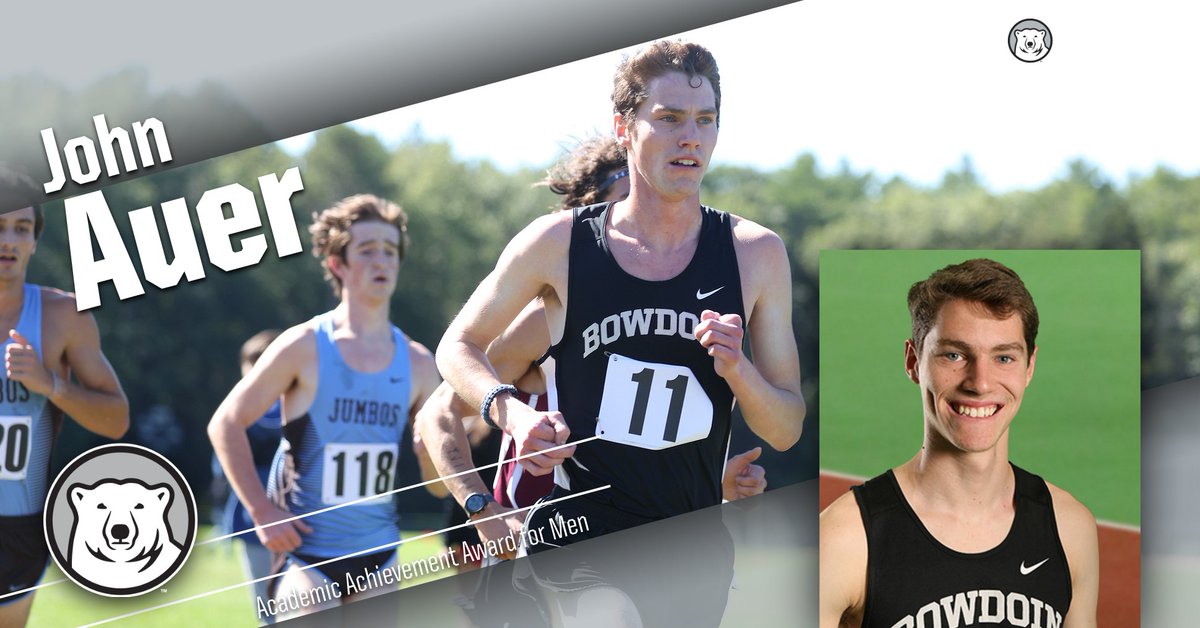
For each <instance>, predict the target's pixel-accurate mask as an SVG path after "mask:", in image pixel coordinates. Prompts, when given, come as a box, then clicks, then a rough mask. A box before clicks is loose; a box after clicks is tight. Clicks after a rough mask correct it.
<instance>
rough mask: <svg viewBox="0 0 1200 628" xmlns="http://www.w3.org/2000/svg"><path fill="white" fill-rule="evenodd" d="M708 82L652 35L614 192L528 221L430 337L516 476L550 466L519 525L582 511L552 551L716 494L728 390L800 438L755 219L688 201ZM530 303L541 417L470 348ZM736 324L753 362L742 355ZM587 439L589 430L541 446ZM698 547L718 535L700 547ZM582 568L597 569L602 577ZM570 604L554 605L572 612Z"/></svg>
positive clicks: (772, 270) (772, 433)
mask: <svg viewBox="0 0 1200 628" xmlns="http://www.w3.org/2000/svg"><path fill="white" fill-rule="evenodd" d="M720 93H721V92H720V77H719V74H718V71H717V66H716V62H715V60H714V59H713V57H712V55H711V54H710V53H709V52H708V50H706V49H704V48H703V47H702V46H699V45H696V44H689V43H681V42H665V41H660V42H655V43H654V44H652V45H650V46H648V47H647V48H645V49H643V50H642V51H640V52H638V53H637V54H635V55H633V56H631V57H629V58H628V59H626V60H625V61H624V62H623V63H622V64H621V65H620V67H619V68H618V70H617V74H616V77H615V80H614V88H613V105H614V124H613V126H614V131H615V134H616V136H617V139H618V140H619V141H620V142H621V144H622V146H624V147H625V149H626V151H627V153H628V161H629V183H630V194H629V197H628V198H627V199H626V200H624V201H621V202H617V203H603V204H599V205H592V206H589V207H586V208H580V209H579V210H576V211H573V212H558V213H555V214H551V215H549V216H545V217H542V218H539V219H537V220H535V221H534V222H533V223H532V224H531V225H530V226H529V227H527V228H526V229H524V230H523V231H522V232H521V233H519V234H518V235H517V236H516V237H515V238H513V240H512V242H510V243H509V245H508V247H507V248H506V249H505V251H504V253H503V254H502V256H501V258H500V260H499V262H498V263H497V265H496V268H495V270H494V271H493V272H492V273H491V274H490V275H489V276H488V277H487V278H485V279H484V281H483V282H482V283H481V284H480V286H479V287H478V288H477V289H476V291H475V293H474V294H473V295H472V296H471V298H470V300H469V301H468V302H467V304H466V305H465V306H464V308H463V310H462V312H461V313H460V314H459V316H458V317H457V318H456V319H455V321H454V322H453V323H452V324H451V326H450V328H449V329H448V330H447V332H446V335H445V336H444V337H443V338H442V343H441V345H440V346H439V347H438V351H437V359H438V365H439V367H440V368H441V371H442V373H443V374H444V375H445V377H446V379H447V381H449V382H450V383H451V385H452V386H454V388H455V390H456V391H457V392H458V393H459V394H460V395H461V396H462V397H463V398H464V399H466V400H467V401H468V402H470V403H472V404H478V405H479V406H480V407H481V410H482V414H483V416H484V418H485V419H486V420H488V421H491V422H494V423H495V424H496V425H497V426H498V427H500V428H501V429H503V430H505V431H506V432H508V433H509V434H510V435H511V436H512V437H513V439H514V440H515V441H516V443H517V448H518V453H520V454H525V453H532V452H542V453H540V454H539V455H536V456H533V457H531V458H529V459H526V460H524V461H523V463H524V466H525V467H526V469H527V470H529V471H530V472H531V473H534V474H544V473H548V472H550V471H552V470H553V471H554V473H555V484H556V486H555V489H554V492H553V493H552V495H551V497H552V498H555V499H558V498H564V499H566V501H563V502H559V503H558V504H556V505H554V506H553V507H552V508H549V507H548V508H542V509H539V510H538V511H535V512H534V513H532V514H531V515H530V519H529V521H527V523H526V526H525V530H526V531H529V530H537V529H543V528H544V526H543V525H542V524H544V523H547V522H548V521H549V520H556V519H557V520H559V521H560V522H561V521H562V520H563V519H565V518H567V517H568V515H569V518H570V519H571V520H572V521H575V522H577V523H578V522H581V521H583V522H586V525H585V527H586V528H587V529H585V530H582V531H576V532H572V533H571V534H570V535H569V537H567V538H563V537H561V536H559V537H558V538H556V539H555V542H554V544H555V545H564V544H567V543H570V542H574V541H577V540H583V539H585V538H589V537H591V536H596V535H598V534H603V533H605V532H615V531H618V530H622V529H625V528H629V527H632V526H635V525H639V524H642V523H648V522H652V521H656V520H660V519H664V518H667V517H671V516H674V515H680V514H684V513H689V512H691V511H695V510H699V509H702V508H704V507H706V506H712V505H715V504H718V503H720V502H721V469H722V466H723V465H724V462H725V454H726V451H727V447H728V442H729V433H730V422H731V415H732V412H731V410H732V405H733V402H734V399H735V398H736V399H737V401H738V402H739V403H740V405H741V410H742V414H743V416H744V417H745V419H746V421H747V423H748V424H749V426H750V428H751V429H752V430H753V431H754V432H755V433H756V434H757V435H758V436H759V437H761V438H763V439H764V440H765V441H766V442H767V443H768V444H770V445H771V446H772V447H774V448H776V449H779V450H784V449H787V448H788V447H791V446H792V445H793V444H794V443H795V442H796V441H797V440H798V439H799V437H800V432H801V428H802V425H803V418H804V412H805V406H804V399H803V397H802V395H801V392H800V368H799V360H798V358H797V351H796V341H795V337H794V336H793V334H792V329H791V274H790V268H789V264H788V260H787V251H786V249H785V247H784V245H783V242H782V241H781V240H780V238H779V236H778V235H776V234H775V233H773V232H771V231H770V230H768V229H766V228H764V227H762V226H760V225H757V224H755V223H753V222H751V221H749V220H745V219H743V218H740V217H737V216H733V215H731V214H727V213H724V212H721V211H718V210H714V209H711V208H707V207H704V206H702V205H701V204H700V182H701V180H702V179H703V177H704V173H705V171H706V169H707V168H708V165H709V159H710V157H711V156H712V151H713V147H714V145H715V143H716V140H717V125H718V116H719V112H720ZM539 296H540V297H541V298H542V300H543V302H544V304H545V311H546V317H547V321H548V324H549V328H550V336H551V340H552V342H553V345H552V347H551V349H550V357H549V359H548V360H546V361H545V362H543V364H542V366H543V369H544V370H545V371H546V374H547V389H548V391H549V395H550V398H551V401H552V402H553V405H552V406H551V407H552V410H551V411H549V412H538V411H536V410H534V409H533V408H531V407H529V406H528V405H526V404H524V403H521V402H520V401H519V400H518V399H516V398H515V397H514V396H513V394H512V393H513V392H514V391H513V389H512V388H511V387H509V386H506V385H504V383H503V380H501V379H500V378H498V377H497V374H496V372H495V371H494V369H493V368H492V366H491V365H490V364H489V362H488V361H487V358H486V355H485V351H484V350H485V348H486V347H487V346H488V344H489V343H490V342H491V341H492V340H493V339H495V338H496V337H497V336H498V335H499V334H500V333H501V332H502V331H503V330H504V329H505V327H506V326H507V325H508V324H509V323H510V322H511V321H513V320H514V319H515V318H516V317H517V315H518V313H519V312H520V311H521V309H522V308H523V307H524V306H525V305H526V304H528V303H529V302H530V301H531V300H532V299H533V298H535V297H539ZM743 324H744V325H746V327H747V328H748V329H749V331H750V345H751V349H752V353H753V355H754V361H753V363H752V362H751V361H750V360H749V358H748V357H747V356H746V355H745V354H744V353H743V351H742V341H743V334H744V330H743ZM592 436H598V437H599V440H592V441H589V442H587V443H584V444H582V445H579V446H577V447H567V448H564V449H561V450H557V451H553V452H545V450H546V449H548V448H550V447H553V446H555V445H558V444H563V443H566V442H567V440H568V438H570V439H571V441H572V442H573V441H577V440H580V439H583V438H589V437H592ZM558 465H562V466H561V467H558V468H555V467H556V466H558ZM725 537H726V539H727V538H728V534H727V533H725ZM549 545H551V544H549V543H546V544H539V545H536V546H533V547H531V551H533V550H536V549H544V548H545V547H547V546H549ZM693 549H695V548H693ZM708 551H709V553H710V554H716V553H723V552H728V551H731V544H730V543H724V544H718V543H716V542H715V541H714V543H713V544H712V547H710V548H708ZM593 567H596V569H595V570H594V571H595V572H598V573H600V574H601V576H602V577H603V574H604V572H606V571H610V570H607V569H605V567H604V566H596V565H593ZM539 571H540V569H539ZM540 575H541V574H539V576H540ZM599 580H600V579H597V581H599ZM571 584H575V583H571ZM591 584H593V583H584V585H583V586H576V587H575V588H574V589H573V590H572V591H571V592H570V594H571V595H575V594H576V593H578V592H579V591H581V590H582V589H584V588H588V589H592V588H593V587H591V586H590V585H591ZM597 588H599V587H597ZM615 588H616V589H618V590H619V589H622V588H623V589H624V591H626V592H628V591H634V592H637V591H638V590H639V589H640V590H644V589H645V587H636V586H625V587H621V586H620V585H618V586H617V587H615ZM722 590H723V591H725V592H727V591H728V579H727V578H726V579H725V581H724V583H719V582H716V583H713V586H712V589H711V592H710V591H705V592H703V593H700V594H699V595H693V598H695V597H703V598H706V600H713V599H717V598H718V597H719V600H718V601H719V602H720V604H719V607H718V608H716V609H714V611H713V612H712V613H709V615H710V616H714V615H715V619H716V621H717V622H719V620H720V609H722V608H723V606H724V603H723V599H724V598H723V596H719V593H720V592H721V591H722ZM583 597H584V596H582V595H580V596H578V597H577V598H576V599H572V600H570V603H569V604H566V605H563V606H564V607H570V608H571V609H573V610H574V611H575V612H577V613H578V614H582V613H583V611H580V610H579V609H580V608H584V607H588V604H587V603H586V602H587V600H584V599H583ZM619 597H620V596H618V598H619ZM704 601H705V600H700V601H697V602H696V603H695V604H694V605H696V606H698V605H700V603H701V602H704ZM576 602H578V603H576ZM608 602H611V603H604V604H597V605H596V612H597V613H603V614H604V617H611V621H610V622H608V623H607V624H605V625H614V626H616V625H633V624H630V623H629V622H627V621H625V620H624V619H623V618H622V615H621V613H622V612H623V610H624V609H627V608H628V607H627V606H623V605H622V604H621V600H620V599H617V598H611V599H609V600H608ZM578 614H577V616H579V615H578ZM591 619H592V620H593V621H595V622H597V625H601V623H602V622H603V621H605V620H604V619H602V618H600V617H598V616H593V617H591ZM556 623H557V622H556ZM647 623H648V625H655V623H654V622H652V621H649V620H648V621H647ZM691 625H697V624H691Z"/></svg>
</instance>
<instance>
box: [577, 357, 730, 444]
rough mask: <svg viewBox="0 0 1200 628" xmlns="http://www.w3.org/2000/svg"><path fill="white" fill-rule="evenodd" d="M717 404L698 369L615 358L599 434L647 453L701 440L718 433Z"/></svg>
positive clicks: (606, 380) (602, 402)
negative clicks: (715, 428)
mask: <svg viewBox="0 0 1200 628" xmlns="http://www.w3.org/2000/svg"><path fill="white" fill-rule="evenodd" d="M712 422H713V404H712V400H711V399H709V398H708V394H707V393H705V392H704V388H703V387H701V386H700V382H699V381H697V380H696V375H695V374H694V373H692V369H690V368H688V367H686V366H678V365H675V364H660V363H656V362H642V361H641V360H634V359H632V358H627V357H624V356H620V355H612V356H609V359H608V370H607V372H606V374H605V377H604V394H603V396H602V397H601V400H600V417H599V419H598V421H597V424H596V434H597V435H598V436H599V437H600V438H601V439H603V440H607V441H611V442H615V443H623V444H626V445H633V446H634V447H641V448H643V449H667V448H668V447H674V446H676V445H682V444H684V443H690V442H693V441H698V440H701V439H703V438H705V437H707V436H708V433H709V431H710V430H711V429H712Z"/></svg>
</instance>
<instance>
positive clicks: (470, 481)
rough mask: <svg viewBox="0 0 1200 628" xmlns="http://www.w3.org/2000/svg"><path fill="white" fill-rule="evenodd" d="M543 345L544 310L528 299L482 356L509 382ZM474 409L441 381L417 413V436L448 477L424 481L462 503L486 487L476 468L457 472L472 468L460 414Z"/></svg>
mask: <svg viewBox="0 0 1200 628" xmlns="http://www.w3.org/2000/svg"><path fill="white" fill-rule="evenodd" d="M549 345H550V332H549V328H548V327H547V325H546V316H545V311H544V309H543V306H542V304H541V299H534V300H533V301H532V302H530V303H529V304H528V305H527V306H526V307H525V309H523V310H522V311H521V313H520V314H519V315H518V316H517V319H516V320H514V321H513V322H512V324H510V325H509V326H508V327H507V328H505V330H504V331H503V332H502V333H501V334H500V336H499V337H497V338H496V339H495V340H493V341H492V343H491V344H490V345H488V349H487V357H488V361H489V362H490V363H491V365H492V367H493V368H494V369H495V371H496V374H497V376H498V378H499V379H500V381H504V382H515V381H517V380H518V378H520V377H521V376H522V375H525V373H526V372H527V371H528V370H529V369H530V367H531V366H532V365H533V363H534V362H535V361H536V360H537V359H538V358H540V357H541V355H542V353H543V352H544V351H545V349H546V347H548V346H549ZM530 392H539V391H530ZM478 412H479V407H478V406H471V405H470V404H468V403H467V402H466V401H465V400H463V398H462V397H460V396H458V395H457V394H455V393H454V390H453V388H451V387H450V386H449V384H448V383H445V382H443V383H442V385H441V386H439V387H438V390H437V392H435V393H434V395H433V397H432V398H430V401H429V402H428V403H426V404H425V406H424V407H423V408H422V409H421V412H420V415H419V417H418V426H419V429H420V431H421V441H422V443H423V445H424V447H425V449H426V450H427V452H428V454H429V456H430V457H431V458H432V459H433V461H434V465H435V466H436V467H437V472H438V474H440V475H441V476H442V477H447V478H448V479H447V480H446V481H445V484H449V486H445V485H444V484H443V483H440V482H439V483H437V484H431V485H429V489H430V492H433V493H434V494H435V495H437V496H438V497H444V496H445V495H446V494H447V493H448V492H449V493H453V495H454V497H455V499H456V500H458V503H460V504H462V503H463V502H464V501H465V500H466V498H467V497H468V496H470V495H471V494H472V493H479V492H490V489H488V488H487V487H486V486H485V485H484V482H483V480H482V479H480V478H479V474H478V473H470V474H466V475H461V476H460V475H458V474H460V473H463V472H465V471H469V470H471V469H472V468H474V465H473V464H472V462H471V456H470V450H471V449H470V442H469V439H468V438H467V435H466V431H465V430H464V428H463V425H464V419H466V418H467V417H469V416H475V415H477V414H478ZM448 476H457V477H448Z"/></svg>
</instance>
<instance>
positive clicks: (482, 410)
mask: <svg viewBox="0 0 1200 628" xmlns="http://www.w3.org/2000/svg"><path fill="white" fill-rule="evenodd" d="M504 392H506V393H508V394H510V395H515V394H517V387H516V386H513V385H512V384H497V385H496V386H495V387H494V388H492V389H491V390H489V391H488V394H487V396H485V397H484V398H483V403H481V404H479V415H480V416H482V417H483V422H484V423H487V424H488V427H490V428H492V429H494V430H498V429H500V426H499V425H496V422H495V421H493V420H492V416H491V415H492V413H491V410H492V402H493V401H495V400H496V395H499V394H500V393H504Z"/></svg>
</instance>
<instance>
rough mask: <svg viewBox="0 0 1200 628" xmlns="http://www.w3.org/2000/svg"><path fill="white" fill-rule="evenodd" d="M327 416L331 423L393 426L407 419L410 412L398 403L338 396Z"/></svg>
mask: <svg viewBox="0 0 1200 628" xmlns="http://www.w3.org/2000/svg"><path fill="white" fill-rule="evenodd" d="M326 418H327V420H328V421H329V422H330V423H353V424H357V425H383V426H386V427H391V426H394V425H396V422H397V421H401V420H407V419H408V414H407V413H406V412H405V408H404V406H403V405H400V404H398V403H384V402H379V401H371V400H368V399H355V398H352V397H338V398H336V399H334V400H333V411H332V412H330V413H329V416H328V417H326Z"/></svg>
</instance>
